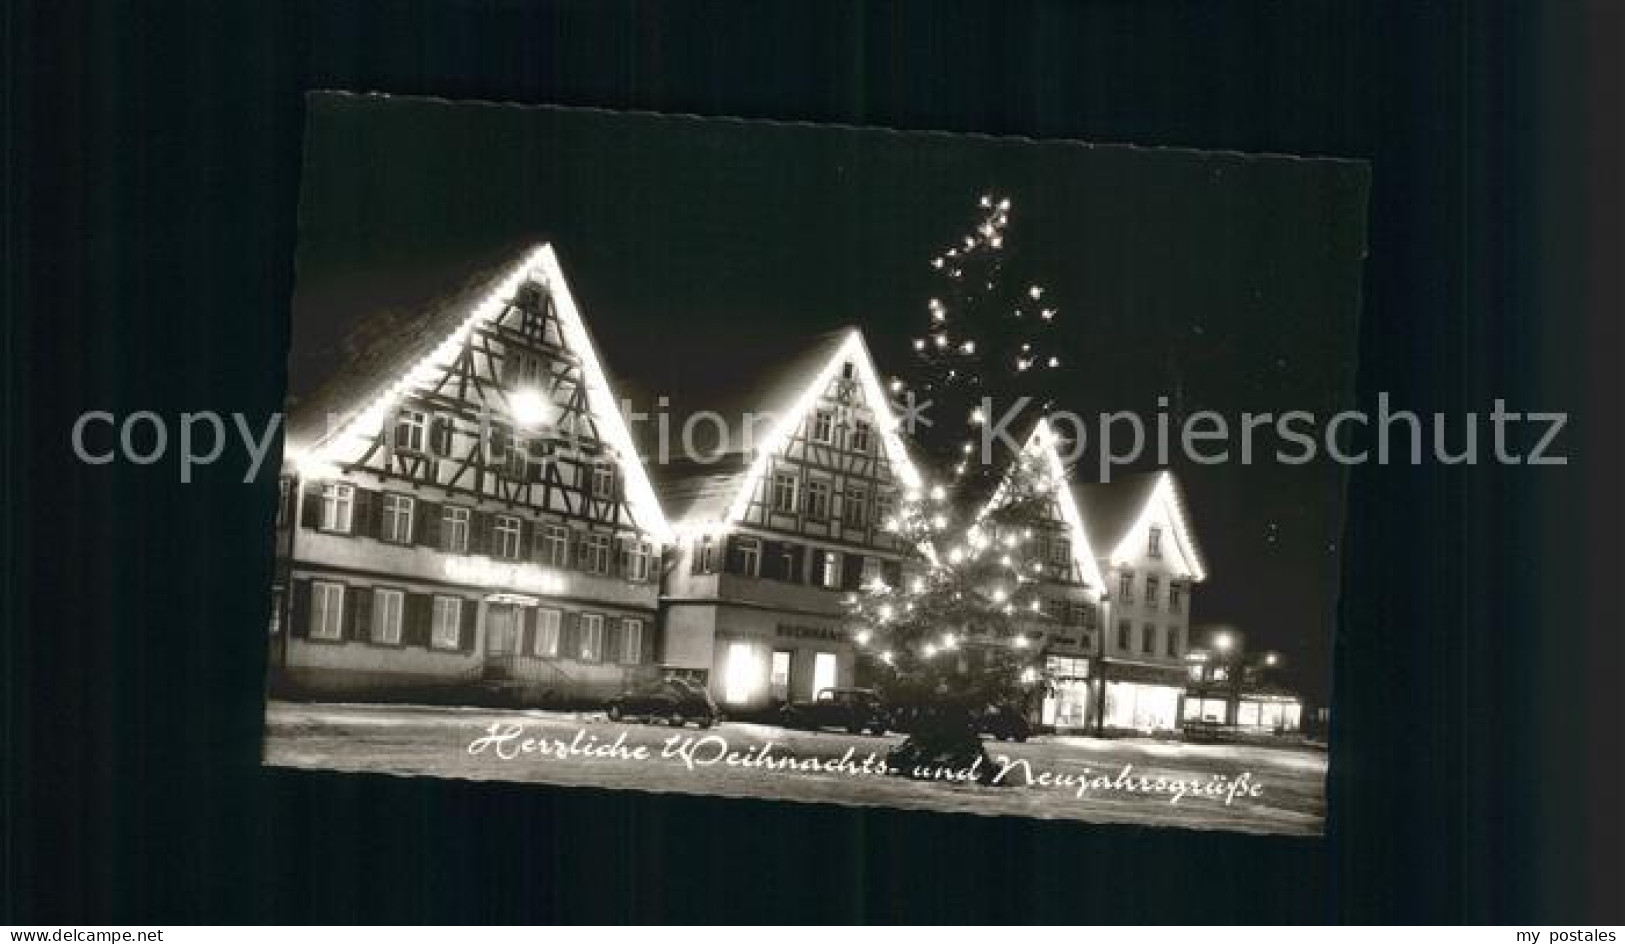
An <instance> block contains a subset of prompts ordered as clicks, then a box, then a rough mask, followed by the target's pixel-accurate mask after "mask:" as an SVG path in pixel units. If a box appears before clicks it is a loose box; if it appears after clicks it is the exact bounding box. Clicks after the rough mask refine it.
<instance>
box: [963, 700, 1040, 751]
mask: <svg viewBox="0 0 1625 944" xmlns="http://www.w3.org/2000/svg"><path fill="white" fill-rule="evenodd" d="M975 727H976V733H977V734H991V735H992V736H994V737H995V738H998V739H999V740H1001V741H1017V742H1020V741H1025V740H1027V739H1028V738H1029V737H1032V734H1033V726H1032V723H1031V722H1029V721H1028V720H1027V717H1026V716H1025V715H1023V714H1022V713H1021V712H1020V711H1019V710H1018V709H1016V708H1014V707H1011V706H1009V705H1005V706H1003V707H991V706H990V707H989V708H988V709H987V710H986V711H984V712H982V713H981V714H980V715H978V716H977V717H976V720H975Z"/></svg>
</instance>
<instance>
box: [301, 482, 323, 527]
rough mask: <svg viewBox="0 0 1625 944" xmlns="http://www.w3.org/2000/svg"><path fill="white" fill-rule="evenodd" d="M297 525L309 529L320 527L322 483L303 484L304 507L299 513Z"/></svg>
mask: <svg viewBox="0 0 1625 944" xmlns="http://www.w3.org/2000/svg"><path fill="white" fill-rule="evenodd" d="M299 524H300V525H302V526H303V527H306V528H311V529H315V528H319V527H321V526H322V483H320V482H306V483H305V505H304V510H302V511H301V512H300V513H299Z"/></svg>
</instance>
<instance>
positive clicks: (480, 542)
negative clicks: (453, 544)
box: [468, 511, 492, 554]
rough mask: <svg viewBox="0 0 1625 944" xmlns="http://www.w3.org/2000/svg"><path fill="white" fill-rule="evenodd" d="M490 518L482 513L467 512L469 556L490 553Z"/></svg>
mask: <svg viewBox="0 0 1625 944" xmlns="http://www.w3.org/2000/svg"><path fill="white" fill-rule="evenodd" d="M491 527H492V524H491V516H490V515H488V514H486V513H485V512H483V511H473V512H469V515H468V552H469V553H470V554H489V553H490V552H491Z"/></svg>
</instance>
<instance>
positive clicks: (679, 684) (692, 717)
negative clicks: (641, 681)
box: [608, 679, 721, 728]
mask: <svg viewBox="0 0 1625 944" xmlns="http://www.w3.org/2000/svg"><path fill="white" fill-rule="evenodd" d="M608 713H609V720H611V721H621V720H623V719H626V718H642V719H644V720H646V721H664V722H666V723H667V724H669V725H671V726H672V727H674V728H678V727H682V726H683V725H685V724H687V723H689V722H690V721H692V722H695V723H696V724H698V725H699V726H700V727H702V728H709V727H710V726H711V725H713V724H715V723H716V722H717V721H720V720H721V713H720V712H719V711H717V703H716V702H715V701H712V699H711V693H710V692H709V691H707V690H706V689H705V688H704V687H703V686H700V685H696V684H694V683H693V682H687V681H684V680H682V679H662V680H661V681H658V682H652V683H649V684H646V685H642V686H639V687H637V688H633V689H629V690H627V691H624V692H621V693H620V694H619V695H616V696H615V697H613V698H611V699H610V700H609V705H608Z"/></svg>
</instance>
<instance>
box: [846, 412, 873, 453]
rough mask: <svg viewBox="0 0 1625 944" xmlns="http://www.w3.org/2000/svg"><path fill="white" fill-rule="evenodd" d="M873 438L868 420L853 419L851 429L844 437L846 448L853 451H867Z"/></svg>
mask: <svg viewBox="0 0 1625 944" xmlns="http://www.w3.org/2000/svg"><path fill="white" fill-rule="evenodd" d="M873 438H874V427H872V426H870V425H869V422H868V420H853V421H852V431H851V432H850V433H848V434H847V437H846V448H848V449H850V450H852V451H853V452H862V453H867V452H868V451H869V443H870V441H871V440H872V439H873Z"/></svg>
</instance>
